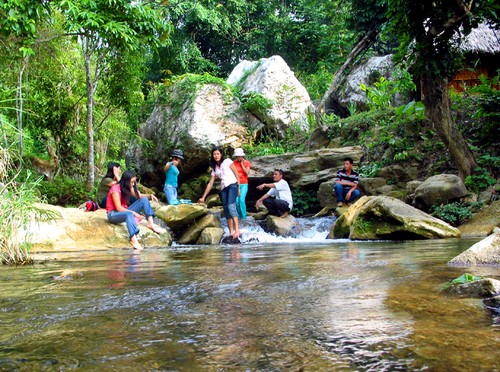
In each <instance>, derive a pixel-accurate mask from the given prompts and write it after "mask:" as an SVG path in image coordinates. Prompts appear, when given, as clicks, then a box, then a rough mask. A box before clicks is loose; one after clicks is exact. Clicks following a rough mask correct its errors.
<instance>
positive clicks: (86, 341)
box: [0, 220, 500, 371]
mask: <svg viewBox="0 0 500 372" xmlns="http://www.w3.org/2000/svg"><path fill="white" fill-rule="evenodd" d="M328 222H329V221H328V220H326V222H325V220H319V222H315V223H313V224H311V222H307V223H302V226H303V229H302V232H301V235H299V237H297V238H294V239H291V238H288V239H284V238H277V237H273V236H270V235H267V234H265V233H263V232H262V231H261V230H259V228H258V227H257V226H255V225H251V226H246V227H245V226H243V228H242V231H243V236H244V239H243V240H244V244H241V245H234V246H230V245H227V246H207V247H200V246H172V247H168V248H164V249H148V250H145V251H142V252H132V251H131V250H130V249H128V248H127V249H123V250H113V251H108V250H106V251H104V250H103V251H98V252H78V253H45V254H38V255H36V259H37V264H35V265H33V266H29V267H2V268H0V309H1V312H0V320H1V323H0V370H2V371H3V370H5V371H44V370H47V371H57V370H60V371H68V370H88V371H115V370H120V371H121V370H125V371H138V370H140V371H198V370H204V371H224V370H236V371H238V370H241V371H279V370H292V371H297V370H302V371H407V370H412V371H413V370H430V371H498V370H500V332H499V331H500V322H498V319H497V318H495V317H494V316H493V315H492V314H490V313H489V312H488V311H487V310H485V309H484V308H483V306H482V303H481V301H480V300H478V299H469V298H456V297H449V296H445V295H442V294H440V293H439V289H440V287H441V285H442V284H443V283H445V282H449V281H450V280H452V279H454V278H456V277H458V276H460V275H462V274H463V273H465V272H469V273H471V274H474V275H478V276H482V275H483V276H489V277H493V278H496V279H500V268H469V269H463V268H456V267H448V266H447V264H446V262H447V261H448V260H449V259H451V258H452V257H454V256H456V255H457V254H458V253H460V252H462V251H464V250H465V249H467V248H468V247H470V246H471V245H472V244H473V243H475V242H476V241H477V239H476V240H467V239H461V240H432V241H408V242H355V241H348V240H325V236H326V230H327V229H326V228H325V226H326V225H328ZM330 225H331V223H330ZM245 236H246V237H247V238H245Z"/></svg>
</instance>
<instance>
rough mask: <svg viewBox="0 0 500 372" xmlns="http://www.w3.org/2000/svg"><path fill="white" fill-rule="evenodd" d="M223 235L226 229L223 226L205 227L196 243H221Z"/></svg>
mask: <svg viewBox="0 0 500 372" xmlns="http://www.w3.org/2000/svg"><path fill="white" fill-rule="evenodd" d="M222 235H224V229H223V228H222V227H207V228H205V229H203V231H202V232H201V234H200V237H199V238H198V240H197V241H196V244H200V245H216V244H219V243H220V241H221V239H222Z"/></svg>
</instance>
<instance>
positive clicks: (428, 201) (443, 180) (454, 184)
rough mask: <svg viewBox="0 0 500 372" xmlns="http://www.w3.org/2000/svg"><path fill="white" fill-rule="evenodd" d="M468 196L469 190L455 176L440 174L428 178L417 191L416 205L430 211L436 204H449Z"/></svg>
mask: <svg viewBox="0 0 500 372" xmlns="http://www.w3.org/2000/svg"><path fill="white" fill-rule="evenodd" d="M466 195H467V188H466V187H465V184H464V183H463V181H462V180H461V179H460V177H458V176H456V175H454V174H438V175H436V176H432V177H429V178H427V179H426V180H425V181H424V182H423V183H422V184H421V185H420V186H418V187H417V189H416V190H415V200H414V205H415V206H416V207H417V208H419V209H424V210H425V209H428V208H430V207H431V206H432V205H434V204H442V203H448V202H450V201H454V200H458V199H460V198H462V197H464V196H466Z"/></svg>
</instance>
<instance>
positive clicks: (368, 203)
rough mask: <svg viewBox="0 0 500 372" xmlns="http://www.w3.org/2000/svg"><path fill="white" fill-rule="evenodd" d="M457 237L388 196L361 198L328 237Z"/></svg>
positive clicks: (449, 228) (446, 227)
mask: <svg viewBox="0 0 500 372" xmlns="http://www.w3.org/2000/svg"><path fill="white" fill-rule="evenodd" d="M459 237H460V231H459V230H458V229H456V228H454V227H452V226H450V225H449V224H447V223H446V222H444V221H442V220H439V219H437V218H435V217H432V216H430V215H428V214H427V213H424V212H422V211H420V210H418V209H416V208H414V207H412V206H410V205H408V204H405V203H404V202H402V201H401V200H399V199H396V198H391V197H389V196H363V197H361V198H360V199H359V200H358V201H357V202H355V203H354V204H353V205H352V206H351V207H349V209H348V210H347V211H346V212H345V213H344V214H343V215H342V216H340V217H339V219H338V220H337V221H335V224H334V225H333V227H332V230H331V231H330V234H329V235H328V238H330V239H332V238H335V239H338V238H349V239H359V240H377V239H382V240H409V239H436V238H459Z"/></svg>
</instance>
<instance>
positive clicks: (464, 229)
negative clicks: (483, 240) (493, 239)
mask: <svg viewBox="0 0 500 372" xmlns="http://www.w3.org/2000/svg"><path fill="white" fill-rule="evenodd" d="M495 227H500V200H496V201H494V202H493V203H491V204H490V205H488V206H487V207H485V208H483V209H482V210H481V211H480V212H479V213H476V214H475V215H474V216H473V217H472V218H471V219H470V220H469V221H467V222H466V223H464V224H463V225H462V226H459V227H458V229H459V230H460V232H461V233H462V236H487V235H489V234H491V233H492V232H493V229H494V228H495Z"/></svg>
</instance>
